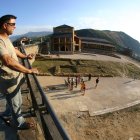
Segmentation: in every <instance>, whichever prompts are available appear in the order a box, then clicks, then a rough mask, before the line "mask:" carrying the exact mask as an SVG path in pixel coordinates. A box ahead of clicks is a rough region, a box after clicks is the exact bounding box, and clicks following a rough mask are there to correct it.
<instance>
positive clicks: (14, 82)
mask: <svg viewBox="0 0 140 140" xmlns="http://www.w3.org/2000/svg"><path fill="white" fill-rule="evenodd" d="M16 19H17V17H16V16H14V15H4V16H2V17H0V61H1V65H0V94H3V95H4V96H5V98H6V101H7V104H6V110H5V112H3V113H2V114H1V115H0V118H2V119H3V120H4V121H5V123H6V124H7V125H9V126H10V125H11V124H14V126H15V127H16V128H17V129H29V128H32V127H34V124H33V123H32V122H26V120H25V118H24V117H23V114H22V111H21V105H22V96H21V88H20V87H21V84H22V83H23V82H24V78H23V73H26V74H33V73H35V74H37V73H38V70H37V69H36V68H31V69H29V68H26V67H24V66H23V65H22V64H20V63H19V61H18V58H21V59H32V58H33V57H34V56H33V54H28V55H25V54H22V53H21V52H20V51H19V50H18V49H17V48H15V47H14V46H13V44H12V42H11V41H10V39H9V36H10V35H12V34H13V31H14V30H15V28H16ZM11 122H12V123H11Z"/></svg>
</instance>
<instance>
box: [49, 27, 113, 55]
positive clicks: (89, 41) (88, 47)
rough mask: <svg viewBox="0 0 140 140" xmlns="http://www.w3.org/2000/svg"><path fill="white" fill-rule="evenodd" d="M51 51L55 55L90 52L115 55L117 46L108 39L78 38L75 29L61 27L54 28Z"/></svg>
mask: <svg viewBox="0 0 140 140" xmlns="http://www.w3.org/2000/svg"><path fill="white" fill-rule="evenodd" d="M51 51H52V52H53V53H72V54H73V53H76V52H81V51H90V52H96V53H104V54H105V53H114V52H115V46H114V45H113V44H112V43H111V42H109V41H107V40H106V39H99V38H92V37H78V36H77V35H76V34H75V32H74V27H71V26H68V25H61V26H58V27H54V28H53V34H52V37H51Z"/></svg>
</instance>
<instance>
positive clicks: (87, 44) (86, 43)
mask: <svg viewBox="0 0 140 140" xmlns="http://www.w3.org/2000/svg"><path fill="white" fill-rule="evenodd" d="M79 38H80V39H81V42H82V43H81V44H82V45H81V48H82V51H94V52H99V53H101V52H103V53H105V52H115V50H116V49H115V46H114V45H113V44H112V43H111V42H109V41H107V40H106V39H99V38H91V37H79Z"/></svg>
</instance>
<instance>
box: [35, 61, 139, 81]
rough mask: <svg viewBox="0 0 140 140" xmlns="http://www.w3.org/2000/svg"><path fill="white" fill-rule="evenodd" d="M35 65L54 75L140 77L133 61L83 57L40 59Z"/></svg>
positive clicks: (42, 71) (43, 71) (41, 70)
mask: <svg viewBox="0 0 140 140" xmlns="http://www.w3.org/2000/svg"><path fill="white" fill-rule="evenodd" d="M33 67H37V68H38V69H39V71H40V72H41V73H49V74H52V75H68V74H73V73H74V74H75V73H81V74H88V73H91V74H92V76H97V75H100V76H109V77H110V76H111V77H112V76H127V77H134V76H135V77H137V78H138V79H140V68H138V67H137V66H135V65H134V64H132V63H120V62H112V61H96V60H81V59H80V60H74V59H38V60H36V61H35V62H34V63H33Z"/></svg>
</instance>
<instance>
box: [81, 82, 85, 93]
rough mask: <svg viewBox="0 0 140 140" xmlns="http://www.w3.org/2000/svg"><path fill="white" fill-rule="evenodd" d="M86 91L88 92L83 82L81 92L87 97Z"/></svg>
mask: <svg viewBox="0 0 140 140" xmlns="http://www.w3.org/2000/svg"><path fill="white" fill-rule="evenodd" d="M85 90H86V85H85V82H84V81H82V82H81V92H83V94H82V95H83V96H84V95H85Z"/></svg>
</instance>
